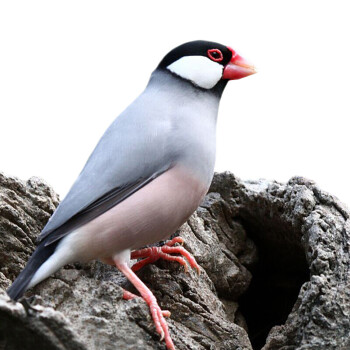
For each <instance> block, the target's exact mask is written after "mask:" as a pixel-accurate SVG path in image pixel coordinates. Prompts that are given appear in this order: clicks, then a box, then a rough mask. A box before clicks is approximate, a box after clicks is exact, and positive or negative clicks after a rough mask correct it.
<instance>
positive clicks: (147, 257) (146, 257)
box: [131, 237, 200, 275]
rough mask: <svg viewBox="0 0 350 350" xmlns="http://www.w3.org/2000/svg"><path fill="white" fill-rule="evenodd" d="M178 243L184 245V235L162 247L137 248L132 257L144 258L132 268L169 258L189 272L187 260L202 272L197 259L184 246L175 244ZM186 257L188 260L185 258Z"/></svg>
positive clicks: (198, 271)
mask: <svg viewBox="0 0 350 350" xmlns="http://www.w3.org/2000/svg"><path fill="white" fill-rule="evenodd" d="M176 243H179V244H181V245H183V243H184V239H183V238H182V237H175V238H173V239H172V240H170V241H168V242H166V243H165V244H164V245H163V246H162V247H151V248H144V249H140V250H135V251H133V252H131V259H138V258H142V260H140V261H138V262H137V263H135V264H134V265H133V267H132V270H133V271H134V272H135V271H138V270H140V269H141V268H142V267H144V266H145V265H148V264H150V263H153V262H155V261H157V260H158V259H163V260H168V261H177V262H178V263H179V264H180V265H182V266H183V267H184V269H185V272H186V273H188V267H187V263H186V260H187V261H188V263H189V264H190V266H191V267H192V268H193V269H196V271H197V273H198V275H199V274H200V267H199V265H198V264H197V262H196V259H195V258H194V257H193V256H192V255H191V254H190V253H189V252H188V251H187V250H186V249H185V248H184V247H182V246H175V244H176ZM171 254H180V255H181V256H178V255H176V256H174V255H171ZM183 257H185V258H186V260H185V259H184V258H183Z"/></svg>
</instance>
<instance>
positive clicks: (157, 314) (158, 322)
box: [114, 259, 175, 350]
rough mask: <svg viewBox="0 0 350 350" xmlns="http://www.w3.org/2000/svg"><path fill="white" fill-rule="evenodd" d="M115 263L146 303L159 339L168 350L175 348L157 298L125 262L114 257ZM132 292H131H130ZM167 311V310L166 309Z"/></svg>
mask: <svg viewBox="0 0 350 350" xmlns="http://www.w3.org/2000/svg"><path fill="white" fill-rule="evenodd" d="M114 262H115V265H116V266H117V268H118V269H119V270H120V271H121V272H122V273H123V274H124V275H125V276H126V278H127V279H128V280H129V281H130V282H131V283H132V284H133V285H134V286H135V288H136V289H137V290H138V291H139V292H140V294H141V296H142V298H143V299H144V300H145V302H146V303H147V304H148V306H149V308H150V312H151V315H152V318H153V322H154V324H155V326H156V330H157V332H158V333H159V334H160V339H161V340H163V339H164V340H165V344H166V347H167V349H168V350H175V346H174V343H173V341H172V339H171V337H170V334H169V329H168V324H167V323H166V321H165V319H164V316H163V313H162V310H161V309H160V307H159V305H158V303H157V300H156V298H155V296H154V295H153V293H152V292H151V291H150V290H149V289H148V288H147V286H146V285H145V284H144V283H143V282H142V281H141V280H140V279H139V278H138V277H137V276H136V275H135V273H134V272H133V271H132V270H131V268H130V267H129V266H128V265H127V264H126V263H125V262H119V261H118V260H117V259H115V261H114ZM130 294H132V293H130ZM168 312H169V311H168Z"/></svg>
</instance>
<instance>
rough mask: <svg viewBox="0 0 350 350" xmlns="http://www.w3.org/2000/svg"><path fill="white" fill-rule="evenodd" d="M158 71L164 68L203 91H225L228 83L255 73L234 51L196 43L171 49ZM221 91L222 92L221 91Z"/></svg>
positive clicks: (203, 42) (225, 47) (202, 41)
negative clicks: (218, 88)
mask: <svg viewBox="0 0 350 350" xmlns="http://www.w3.org/2000/svg"><path fill="white" fill-rule="evenodd" d="M157 69H165V70H168V71H169V72H171V73H172V74H175V75H176V76H178V77H180V78H182V79H184V80H187V81H189V82H190V83H192V84H193V85H194V86H196V87H199V88H201V89H205V90H211V89H215V88H216V87H217V86H219V87H220V90H222V89H223V88H224V86H225V85H226V83H227V81H228V80H233V79H240V78H243V77H246V76H248V75H251V74H253V73H255V70H254V68H253V67H252V66H251V65H249V64H248V63H247V62H246V61H245V60H244V59H243V58H242V57H240V56H239V55H238V54H237V53H236V52H235V51H234V50H233V49H231V48H230V47H228V46H224V45H221V44H219V43H215V42H211V41H204V40H197V41H191V42H188V43H185V44H182V45H180V46H178V47H176V48H175V49H173V50H171V51H170V52H169V53H168V54H167V55H166V56H165V57H164V58H163V59H162V61H161V62H160V63H159V65H158V67H157ZM221 88H222V89H221Z"/></svg>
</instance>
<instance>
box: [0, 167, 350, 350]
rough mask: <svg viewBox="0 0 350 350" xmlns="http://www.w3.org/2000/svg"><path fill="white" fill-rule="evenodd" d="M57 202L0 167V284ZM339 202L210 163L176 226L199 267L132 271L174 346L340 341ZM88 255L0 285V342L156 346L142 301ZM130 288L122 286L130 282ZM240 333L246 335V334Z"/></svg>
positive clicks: (349, 295) (345, 320)
mask: <svg viewBox="0 0 350 350" xmlns="http://www.w3.org/2000/svg"><path fill="white" fill-rule="evenodd" d="M57 204H58V197H57V195H56V194H55V193H54V191H53V190H52V189H51V188H50V187H49V186H48V185H46V184H45V183H43V182H42V181H41V180H39V179H36V178H33V179H30V180H29V181H28V182H27V183H24V182H22V181H20V180H17V179H15V178H9V177H6V176H4V175H1V174H0V235H1V241H0V263H1V264H0V287H1V288H2V289H5V288H7V287H8V286H9V284H10V281H12V280H13V279H14V278H15V276H16V275H17V274H18V273H19V271H20V270H21V269H22V268H23V266H24V264H25V261H26V260H27V259H28V257H29V255H30V254H31V252H32V250H33V249H34V246H35V245H34V242H35V238H36V236H37V235H38V234H39V232H40V230H41V229H42V228H43V226H44V225H45V223H46V221H47V220H48V218H49V217H50V215H51V214H52V212H53V210H54V209H55V207H56V206H57ZM348 217H349V211H348V210H347V208H346V207H345V206H344V205H342V204H341V203H340V202H339V201H338V200H337V199H336V198H335V197H333V196H331V195H329V194H327V193H325V192H323V191H322V190H320V189H319V188H318V187H317V186H316V184H314V183H313V182H312V181H308V180H306V179H303V178H299V177H295V178H292V179H291V180H290V181H289V182H288V183H287V184H281V183H277V182H271V181H266V180H259V181H247V182H243V181H240V180H239V179H237V178H236V177H234V176H233V175H232V174H230V173H222V174H216V175H215V177H214V180H213V183H212V186H211V189H210V191H209V193H208V195H207V196H206V199H205V201H204V203H203V204H202V206H201V207H200V208H198V210H197V212H196V213H195V214H193V215H192V217H191V218H190V219H189V220H188V222H187V223H186V224H184V225H183V226H182V227H181V229H180V230H179V231H178V232H177V234H179V235H180V236H182V237H183V238H184V239H185V240H186V244H185V248H186V249H188V250H189V251H190V252H191V253H192V254H193V255H194V257H195V258H196V260H197V262H198V263H199V264H200V266H201V274H200V275H199V276H198V275H197V274H196V273H195V271H190V273H189V274H186V273H185V272H184V270H183V268H182V267H181V266H179V265H178V264H176V263H169V262H164V261H159V262H157V264H155V265H149V266H146V267H145V268H143V269H142V270H141V271H140V272H139V276H140V277H141V279H142V280H143V281H144V282H145V283H146V284H147V285H148V286H149V287H150V288H151V290H152V291H153V292H154V294H155V295H156V297H157V299H158V301H159V303H160V305H161V307H162V308H163V309H168V310H170V311H171V318H170V320H169V327H170V332H171V335H172V337H173V340H174V342H175V345H176V348H177V349H178V350H182V349H198V350H199V349H225V350H227V349H237V350H238V349H239V350H243V349H244V350H248V349H261V348H263V349H264V350H272V349H350V340H349V339H350V337H349V330H350V321H349V313H350V300H349V299H350V288H349V287H350V286H349V282H347V281H348V280H350V279H349V276H348V275H349V272H348V265H349V251H348V250H349V247H348V245H349V242H350V239H349V232H350V231H349V229H350V227H349V223H348ZM120 286H122V287H124V288H127V289H130V288H131V287H130V285H129V284H128V282H127V281H126V279H125V278H124V277H123V276H122V275H121V274H120V273H119V272H118V271H117V270H116V269H115V268H113V267H111V266H107V265H103V264H101V263H99V262H91V263H89V264H84V265H82V264H74V265H68V266H66V267H65V268H63V269H61V270H60V271H59V272H57V273H56V274H55V275H54V276H52V277H50V278H49V279H47V280H46V281H44V282H43V283H41V284H40V285H38V286H37V287H36V288H34V289H33V290H31V291H28V292H27V294H26V296H27V297H30V299H29V300H28V301H27V300H26V299H23V300H22V301H21V302H18V303H14V302H11V301H9V299H8V297H7V295H6V294H5V293H4V292H3V293H2V294H0V349H6V350H11V349H19V348H20V349H24V350H26V349H33V348H35V349H47V350H50V349H67V350H68V349H84V350H87V349H89V350H90V349H91V350H95V349H96V350H97V349H99V350H100V349H146V350H148V349H149V350H150V349H165V346H164V343H163V342H160V341H159V338H158V336H157V334H156V332H155V329H154V326H153V323H152V321H151V317H150V314H149V310H148V307H147V305H146V304H145V303H144V302H143V301H142V300H141V299H134V300H130V301H125V300H123V299H122V289H121V287H120ZM130 290H131V291H132V289H130ZM248 334H249V338H248Z"/></svg>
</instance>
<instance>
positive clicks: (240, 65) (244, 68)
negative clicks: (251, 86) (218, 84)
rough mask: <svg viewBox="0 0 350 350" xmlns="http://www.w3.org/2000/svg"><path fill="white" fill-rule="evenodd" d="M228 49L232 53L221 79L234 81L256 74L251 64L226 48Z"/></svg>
mask: <svg viewBox="0 0 350 350" xmlns="http://www.w3.org/2000/svg"><path fill="white" fill-rule="evenodd" d="M228 49H229V50H230V51H231V52H232V58H231V61H230V62H229V63H227V64H226V66H225V68H224V73H223V75H222V79H227V80H236V79H241V78H244V77H247V76H248V75H252V74H255V73H256V70H255V67H254V66H253V65H252V64H250V63H249V62H248V61H247V60H245V59H244V58H243V57H241V56H240V55H238V54H237V53H236V52H235V51H234V50H232V49H231V48H230V47H228Z"/></svg>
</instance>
